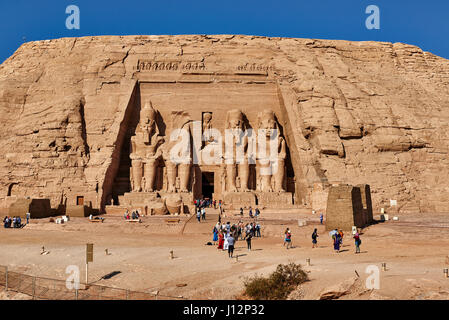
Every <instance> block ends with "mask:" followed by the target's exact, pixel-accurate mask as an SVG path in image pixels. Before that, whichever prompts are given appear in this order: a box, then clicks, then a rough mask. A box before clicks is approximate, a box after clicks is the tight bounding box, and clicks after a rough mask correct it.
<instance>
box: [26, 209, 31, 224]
mask: <svg viewBox="0 0 449 320" xmlns="http://www.w3.org/2000/svg"><path fill="white" fill-rule="evenodd" d="M30 217H31V214H30V213H29V212H27V213H26V218H27V224H28V223H30Z"/></svg>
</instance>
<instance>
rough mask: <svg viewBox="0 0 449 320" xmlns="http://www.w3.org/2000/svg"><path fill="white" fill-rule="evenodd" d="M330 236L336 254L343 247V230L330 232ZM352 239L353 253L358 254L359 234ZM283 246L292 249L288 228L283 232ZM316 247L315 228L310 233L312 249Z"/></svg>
mask: <svg viewBox="0 0 449 320" xmlns="http://www.w3.org/2000/svg"><path fill="white" fill-rule="evenodd" d="M330 235H331V236H332V243H333V246H334V251H335V252H336V253H339V252H340V247H342V246H343V236H344V233H343V230H341V229H340V230H338V229H335V230H332V231H331V232H330ZM353 239H354V241H355V253H360V244H361V243H362V240H361V239H360V234H359V233H358V232H355V233H354V236H353ZM284 246H286V247H287V249H288V248H291V247H292V232H291V231H290V228H287V229H286V230H285V232H284ZM317 247H318V229H317V228H315V229H314V230H313V233H312V248H317Z"/></svg>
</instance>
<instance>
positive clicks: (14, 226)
mask: <svg viewBox="0 0 449 320" xmlns="http://www.w3.org/2000/svg"><path fill="white" fill-rule="evenodd" d="M16 221H17V218H16V217H15V216H14V217H13V218H12V227H13V228H17V227H16Z"/></svg>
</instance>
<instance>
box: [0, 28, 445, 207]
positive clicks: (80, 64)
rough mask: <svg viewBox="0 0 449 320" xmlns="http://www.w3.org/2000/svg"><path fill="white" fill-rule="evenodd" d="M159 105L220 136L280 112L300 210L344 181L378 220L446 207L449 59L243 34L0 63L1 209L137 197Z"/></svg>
mask: <svg viewBox="0 0 449 320" xmlns="http://www.w3.org/2000/svg"><path fill="white" fill-rule="evenodd" d="M148 99H151V101H152V103H153V106H154V107H155V109H156V110H157V112H159V114H160V115H161V116H162V117H163V118H164V119H165V120H164V121H165V122H164V123H163V124H158V126H159V129H164V128H165V126H167V127H168V128H169V127H170V120H169V119H170V115H169V113H168V112H169V111H170V112H172V114H173V111H172V110H178V111H179V110H184V111H186V112H188V113H189V116H190V118H191V120H195V119H197V120H199V121H201V120H202V119H206V120H207V121H209V120H211V121H212V127H214V126H217V125H218V124H221V123H223V125H224V123H225V118H226V113H225V110H226V111H228V110H231V109H235V108H238V109H241V110H242V111H243V113H244V115H245V117H246V118H247V120H245V121H247V122H248V123H249V124H250V125H253V124H255V123H257V114H258V113H259V112H261V111H263V109H264V108H267V109H270V110H272V111H273V112H274V113H275V115H276V117H277V121H278V124H279V126H280V127H281V128H282V130H283V137H285V142H286V147H287V151H288V152H287V156H286V159H285V161H286V172H285V178H283V179H284V181H283V182H282V183H283V184H284V186H285V189H286V191H287V192H290V193H291V194H292V195H293V198H294V203H295V204H296V205H305V206H309V207H310V206H312V202H313V201H312V199H313V198H314V197H313V190H314V189H316V190H318V191H319V192H320V193H322V192H323V190H327V189H328V187H329V186H330V185H331V184H333V183H347V184H351V185H357V184H369V185H370V186H371V193H372V202H373V208H374V211H375V212H378V211H379V207H388V203H389V200H390V199H395V200H397V203H398V209H399V211H400V212H407V211H419V212H444V211H447V207H448V205H449V192H448V191H449V182H448V179H447V174H445V173H446V172H447V171H448V167H449V159H448V144H449V133H448V130H447V128H448V125H449V61H448V60H445V59H443V58H440V57H437V56H435V55H433V54H431V53H428V52H423V51H422V50H421V49H419V48H417V47H415V46H411V45H405V44H401V43H395V44H391V43H383V42H382V43H380V42H348V41H330V40H329V41H328V40H326V41H325V40H311V39H287V38H265V37H252V36H232V35H220V36H199V35H192V36H127V37H85V38H71V39H69V38H64V39H57V40H46V41H38V42H30V43H25V44H23V45H22V46H21V47H20V48H19V49H18V50H17V51H16V52H15V53H14V55H12V56H11V57H10V58H9V59H7V60H6V61H5V62H4V63H3V64H2V65H0V117H1V119H0V121H1V124H2V126H1V127H0V150H2V152H1V154H0V198H1V199H0V205H3V206H7V204H8V203H11V202H12V200H11V199H12V198H14V197H27V196H28V197H34V198H39V197H40V198H49V199H50V200H51V205H52V207H54V208H55V207H58V206H59V205H67V206H69V205H79V204H80V201H81V203H84V204H86V203H87V202H91V203H92V207H94V208H100V209H101V210H104V207H105V206H106V205H107V204H109V203H110V202H111V197H114V196H117V195H122V194H123V193H125V192H127V191H130V190H126V189H127V188H128V187H127V185H128V180H129V175H130V173H129V171H130V167H131V160H130V158H129V154H130V150H129V149H130V148H129V144H130V142H129V140H130V136H131V135H133V134H134V133H135V130H134V129H133V130H131V129H130V127H132V123H135V125H134V127H135V126H136V125H137V123H138V120H137V121H134V118H135V115H136V114H138V112H139V110H140V109H141V108H143V105H144V103H145V101H147V100H148ZM195 103H198V105H195ZM134 109H136V110H137V111H135V110H134ZM205 113H208V114H207V116H204V114H205ZM137 117H138V116H137ZM156 122H157V121H156ZM207 125H208V123H205V122H204V121H203V127H206V126H207ZM162 131H163V130H162ZM165 136H167V135H165ZM192 170H196V169H192ZM245 170H246V169H245ZM248 170H250V169H248ZM242 172H243V173H245V172H246V171H242ZM232 173H233V174H234V172H233V171H232ZM237 175H238V174H236V176H237ZM127 179H128V180H127ZM152 179H153V177H152ZM154 179H156V180H155V181H158V180H157V179H161V178H159V177H158V176H156V178H154ZM215 179H216V180H217V181H218V180H220V179H221V178H220V176H219V175H218V174H215ZM244 179H245V181H244V182H245V184H246V179H247V176H246V173H245V176H244ZM240 181H242V180H241V179H240V180H239V183H240ZM163 183H164V182H161V185H162V184H163ZM181 184H182V181H181ZM215 185H216V186H218V185H219V183H218V182H217V183H215ZM242 185H243V182H242ZM249 185H251V181H250V183H249ZM284 186H282V188H284ZM314 186H315V187H314ZM245 187H246V185H245ZM267 188H270V187H269V186H268V187H267ZM150 189H151V188H150ZM216 189H218V188H215V192H216ZM192 192H193V194H194V193H195V189H194V188H193V189H192ZM81 198H82V200H80V199H81ZM319 198H322V196H321V195H320V196H318V197H317V199H319ZM320 201H321V203H322V202H323V201H322V200H320Z"/></svg>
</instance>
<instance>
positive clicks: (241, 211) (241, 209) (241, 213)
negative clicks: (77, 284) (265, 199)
mask: <svg viewBox="0 0 449 320" xmlns="http://www.w3.org/2000/svg"><path fill="white" fill-rule="evenodd" d="M240 215H241V216H243V208H240Z"/></svg>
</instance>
